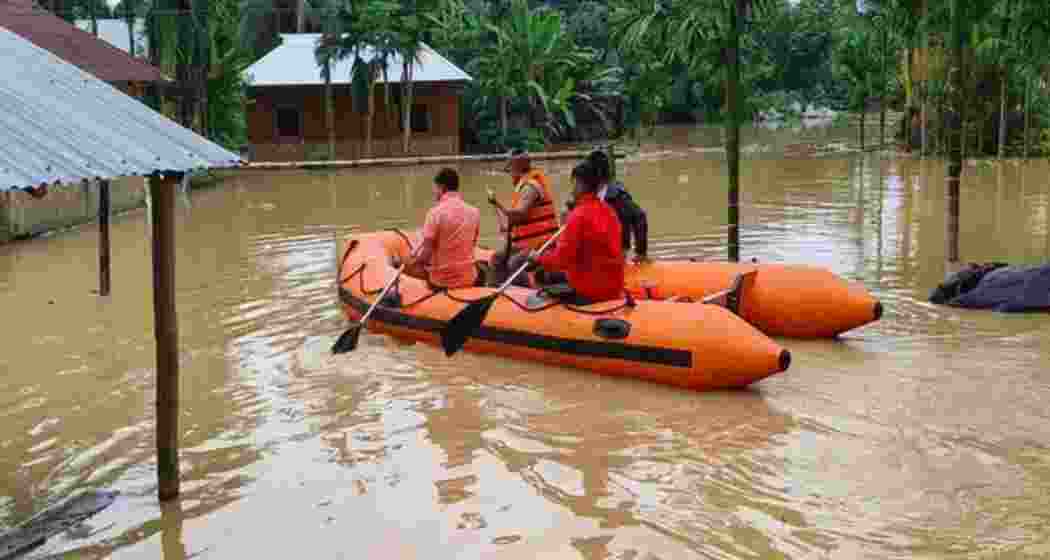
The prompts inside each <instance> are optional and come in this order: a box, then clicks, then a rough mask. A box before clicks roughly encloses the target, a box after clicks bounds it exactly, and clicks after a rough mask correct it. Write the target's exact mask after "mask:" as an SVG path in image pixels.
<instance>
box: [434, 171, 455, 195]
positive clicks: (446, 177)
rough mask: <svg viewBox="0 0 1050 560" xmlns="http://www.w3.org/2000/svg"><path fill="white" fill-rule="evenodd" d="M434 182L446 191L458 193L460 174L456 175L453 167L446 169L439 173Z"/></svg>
mask: <svg viewBox="0 0 1050 560" xmlns="http://www.w3.org/2000/svg"><path fill="white" fill-rule="evenodd" d="M434 182H435V183H437V184H439V185H441V186H442V187H445V190H449V191H458V190H459V173H456V170H455V169H452V168H451V167H446V168H444V169H442V170H441V171H439V172H438V174H437V176H436V177H434Z"/></svg>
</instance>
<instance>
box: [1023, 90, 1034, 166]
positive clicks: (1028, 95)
mask: <svg viewBox="0 0 1050 560" xmlns="http://www.w3.org/2000/svg"><path fill="white" fill-rule="evenodd" d="M1031 103H1032V78H1027V79H1026V80H1025V85H1024V158H1025V159H1028V135H1029V130H1028V129H1029V127H1030V126H1031V124H1032V119H1031V108H1032V107H1031Z"/></svg>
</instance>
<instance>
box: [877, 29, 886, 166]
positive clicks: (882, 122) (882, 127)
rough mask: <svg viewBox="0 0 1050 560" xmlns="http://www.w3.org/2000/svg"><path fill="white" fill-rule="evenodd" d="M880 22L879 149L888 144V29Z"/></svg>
mask: <svg viewBox="0 0 1050 560" xmlns="http://www.w3.org/2000/svg"><path fill="white" fill-rule="evenodd" d="M879 23H880V24H881V26H882V47H881V48H880V49H879V53H880V58H881V59H882V78H881V81H882V84H880V85H879V149H880V150H882V149H884V148H883V146H885V145H886V43H887V42H888V41H887V38H886V35H887V33H888V32H887V31H886V22H885V21H884V20H880V21H879Z"/></svg>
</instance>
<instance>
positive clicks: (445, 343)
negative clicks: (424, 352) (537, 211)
mask: <svg viewBox="0 0 1050 560" xmlns="http://www.w3.org/2000/svg"><path fill="white" fill-rule="evenodd" d="M563 231H565V226H562V227H561V229H559V230H558V231H557V232H556V233H555V234H554V235H552V236H551V238H550V239H548V240H547V242H546V243H544V244H543V246H541V247H540V250H539V252H540V253H542V252H543V251H545V250H547V247H550V244H551V243H554V240H555V239H558V237H560V236H561V232H563ZM528 266H529V263H527V262H526V263H525V264H523V265H521V266H520V267H518V270H517V271H515V272H514V274H511V275H510V278H507V280H506V281H504V282H503V285H502V286H500V287H499V289H498V290H496V291H495V292H493V293H492V294H490V295H487V296H485V297H483V298H481V299H479V300H477V301H475V302H472V303H470V304H468V305H467V306H466V307H464V308H463V309H461V310H460V312H459V313H456V316H455V317H452V319H451V320H449V322H448V323H447V324H446V325H445V328H444V329H443V330H442V331H441V346H442V347H443V348H444V349H445V355H446V356H451V355H453V354H455V353H456V352H459V351H460V349H461V348H463V345H464V344H466V343H467V339H468V338H470V336H471V335H472V334H474V331H476V330H478V328H479V327H481V324H482V323H484V322H485V317H486V316H487V315H488V314H489V309H491V308H492V303H493V302H494V301H496V298H498V297H499V296H500V294H502V293H503V292H504V291H506V290H507V288H508V287H510V284H511V282H513V281H514V279H515V278H517V277H518V276H520V275H521V273H522V272H525V269H526V268H528Z"/></svg>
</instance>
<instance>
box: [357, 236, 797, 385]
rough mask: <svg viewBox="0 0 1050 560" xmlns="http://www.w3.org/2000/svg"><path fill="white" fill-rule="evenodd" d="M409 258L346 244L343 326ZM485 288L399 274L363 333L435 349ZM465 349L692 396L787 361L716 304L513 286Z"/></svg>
mask: <svg viewBox="0 0 1050 560" xmlns="http://www.w3.org/2000/svg"><path fill="white" fill-rule="evenodd" d="M409 251H410V248H409V241H408V237H406V236H404V235H402V234H400V233H399V232H394V231H390V232H376V233H368V234H363V235H359V236H356V237H354V238H352V239H350V240H349V241H348V242H347V245H346V247H345V251H344V253H343V256H342V259H341V261H340V266H339V296H340V300H341V302H342V305H343V309H344V311H345V313H346V315H347V317H348V318H349V319H351V320H356V319H358V318H360V317H361V316H362V315H363V314H364V312H365V311H366V310H367V309H368V308H369V306H370V305H371V304H372V302H373V301H374V298H375V297H377V296H378V294H379V292H380V291H381V290H382V287H383V286H384V285H385V284H386V282H387V281H389V280H390V279H391V278H392V277H393V275H394V274H396V269H394V268H393V267H392V266H391V264H390V261H391V258H392V257H395V256H396V257H398V258H401V259H404V258H405V257H406V256H407V255H408V254H409ZM493 291H494V290H493V289H492V288H466V289H459V290H452V291H448V292H433V291H431V290H430V289H429V288H428V287H427V284H426V282H424V281H423V280H419V279H416V278H411V277H408V276H402V277H401V279H400V280H398V282H397V284H396V285H395V289H394V290H392V291H391V293H390V294H388V295H387V297H386V298H385V300H386V301H384V302H381V303H380V305H379V306H378V307H377V308H376V310H375V311H374V312H373V313H372V316H371V317H370V318H369V321H368V325H367V328H368V329H369V330H370V331H374V332H381V333H385V334H389V335H391V336H394V337H396V338H399V339H403V340H416V341H422V342H424V343H428V344H431V345H438V344H440V332H441V330H442V329H443V328H444V326H445V324H446V322H447V321H448V320H449V319H451V318H452V317H453V316H454V315H455V314H456V313H457V312H459V311H460V310H461V309H462V308H463V307H464V306H465V305H466V304H467V303H469V302H471V301H473V300H476V299H479V298H481V297H483V296H486V295H489V294H491V293H492V292H493ZM465 349H466V350H467V351H471V352H480V353H491V354H496V355H500V356H505V357H509V358H517V359H524V360H534V361H538V362H543V363H547V364H553V365H560V366H569V367H575V368H581V369H587V370H592V371H596V372H599V373H603V374H608V375H617V376H630V377H637V378H642V379H647V380H650V381H654V382H658V383H664V384H669V385H676V386H679V387H685V388H689V389H694V390H716V389H727V388H740V387H745V386H747V385H750V384H751V383H754V382H756V381H758V380H760V379H763V378H765V377H768V376H770V375H773V374H775V373H778V372H782V371H785V370H786V369H787V368H788V366H789V365H790V363H791V354H790V353H789V352H788V351H787V350H785V349H783V348H781V347H780V346H779V345H778V344H777V343H775V342H774V341H772V340H770V339H769V338H768V337H767V336H766V335H764V334H762V333H761V332H759V331H758V330H757V329H755V328H754V327H752V326H751V325H749V324H748V323H747V322H745V321H744V320H742V319H741V318H740V317H738V316H736V315H734V314H733V313H731V312H730V311H728V310H726V309H725V308H723V307H720V306H718V305H707V304H701V303H698V304H693V305H683V304H681V303H674V302H669V301H656V300H639V301H630V302H627V301H611V302H604V303H600V304H595V305H588V306H582V307H576V306H572V305H567V304H563V303H559V302H557V301H555V300H551V299H547V298H545V297H542V296H541V295H540V294H539V293H538V292H537V291H536V290H532V289H527V288H516V287H511V288H509V289H508V290H507V292H505V297H501V298H499V299H497V300H496V301H495V303H494V304H493V306H492V308H491V311H490V312H489V314H488V316H487V318H486V320H485V323H484V324H483V325H482V326H481V328H480V329H479V330H478V331H477V332H476V333H475V334H474V335H472V336H471V338H470V339H469V340H468V341H467V344H466V346H465Z"/></svg>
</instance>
